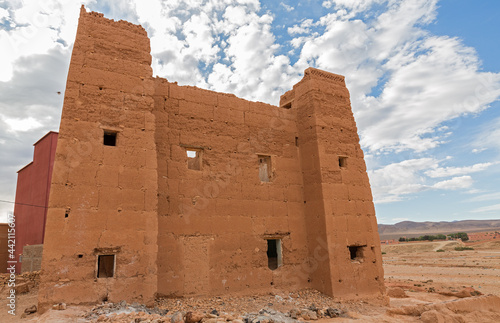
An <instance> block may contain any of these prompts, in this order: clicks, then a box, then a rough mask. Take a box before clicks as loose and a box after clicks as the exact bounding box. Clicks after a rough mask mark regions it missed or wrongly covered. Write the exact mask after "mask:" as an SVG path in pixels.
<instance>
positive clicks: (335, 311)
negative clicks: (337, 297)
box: [326, 307, 343, 317]
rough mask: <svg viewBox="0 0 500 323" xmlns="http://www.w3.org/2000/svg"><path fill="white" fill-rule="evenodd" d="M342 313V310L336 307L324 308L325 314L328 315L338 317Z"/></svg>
mask: <svg viewBox="0 0 500 323" xmlns="http://www.w3.org/2000/svg"><path fill="white" fill-rule="evenodd" d="M342 314H343V311H342V310H339V309H336V308H333V307H329V308H327V309H326V315H328V316H329V317H339V316H341V315H342Z"/></svg>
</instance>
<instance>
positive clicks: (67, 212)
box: [64, 209, 70, 218]
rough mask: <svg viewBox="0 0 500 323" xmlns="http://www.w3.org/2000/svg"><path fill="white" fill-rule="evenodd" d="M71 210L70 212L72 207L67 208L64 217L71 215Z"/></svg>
mask: <svg viewBox="0 0 500 323" xmlns="http://www.w3.org/2000/svg"><path fill="white" fill-rule="evenodd" d="M69 212H70V209H67V210H66V212H64V217H65V218H67V217H69Z"/></svg>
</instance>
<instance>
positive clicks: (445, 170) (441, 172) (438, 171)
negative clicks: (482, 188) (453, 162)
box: [425, 163, 495, 178]
mask: <svg viewBox="0 0 500 323" xmlns="http://www.w3.org/2000/svg"><path fill="white" fill-rule="evenodd" d="M494 164H495V163H480V164H475V165H472V166H466V167H436V168H434V169H431V170H428V171H426V172H425V174H426V175H427V176H429V177H433V178H436V177H449V176H457V175H464V174H470V173H476V172H481V171H484V170H486V169H487V168H488V167H490V166H491V165H494Z"/></svg>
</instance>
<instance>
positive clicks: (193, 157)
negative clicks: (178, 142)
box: [186, 149, 201, 170]
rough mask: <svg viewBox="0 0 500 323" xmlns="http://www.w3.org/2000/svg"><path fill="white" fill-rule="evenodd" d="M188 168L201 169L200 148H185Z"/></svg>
mask: <svg viewBox="0 0 500 323" xmlns="http://www.w3.org/2000/svg"><path fill="white" fill-rule="evenodd" d="M186 154H187V165H188V169H194V170H201V150H199V149H186Z"/></svg>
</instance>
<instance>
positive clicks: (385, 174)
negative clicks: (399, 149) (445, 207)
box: [368, 158, 437, 203]
mask: <svg viewBox="0 0 500 323" xmlns="http://www.w3.org/2000/svg"><path fill="white" fill-rule="evenodd" d="M436 164H437V161H436V160H434V159H432V158H420V159H410V160H405V161H402V162H399V163H392V164H389V165H387V166H384V167H382V168H379V169H375V170H369V171H368V175H369V177H370V183H371V187H372V191H373V196H374V200H375V202H376V203H388V202H395V201H400V200H402V199H403V198H404V197H405V196H406V195H408V194H412V193H417V192H420V191H423V190H426V189H428V185H426V181H425V177H424V176H422V175H421V173H422V171H424V170H426V169H428V168H429V167H431V166H432V165H436Z"/></svg>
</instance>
